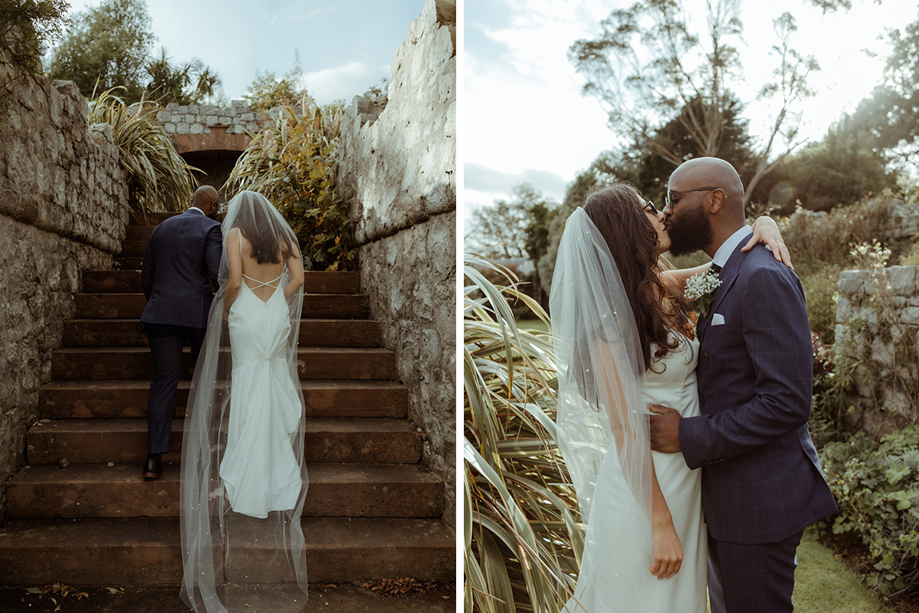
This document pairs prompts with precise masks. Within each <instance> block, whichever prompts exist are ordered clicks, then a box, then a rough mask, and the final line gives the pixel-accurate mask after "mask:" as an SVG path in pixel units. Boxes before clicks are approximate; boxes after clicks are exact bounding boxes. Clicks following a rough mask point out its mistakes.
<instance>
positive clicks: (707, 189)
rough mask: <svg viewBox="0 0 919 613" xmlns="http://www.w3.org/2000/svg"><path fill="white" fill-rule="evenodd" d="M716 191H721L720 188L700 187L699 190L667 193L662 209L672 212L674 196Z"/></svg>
mask: <svg viewBox="0 0 919 613" xmlns="http://www.w3.org/2000/svg"><path fill="white" fill-rule="evenodd" d="M716 189H721V188H720V187H700V188H699V189H687V190H685V191H682V192H670V191H668V192H667V198H666V199H665V200H664V208H665V209H666V208H670V210H671V211H672V210H673V195H674V194H688V193H691V192H713V191H715V190H716Z"/></svg>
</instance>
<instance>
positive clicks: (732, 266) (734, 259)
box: [697, 240, 747, 342]
mask: <svg viewBox="0 0 919 613" xmlns="http://www.w3.org/2000/svg"><path fill="white" fill-rule="evenodd" d="M746 242H747V241H745V240H743V241H740V243H739V244H738V245H737V247H736V248H735V249H734V252H733V253H732V254H731V257H729V258H728V261H727V262H725V264H724V268H722V269H721V272H720V273H719V274H718V278H719V279H721V285H719V286H718V289H716V290H715V294H714V296H715V301H714V302H713V303H712V308H711V309H709V311H708V315H706V316H705V319H703V320H702V322H701V323H700V324H699V326H698V330H697V332H698V333H699V341H700V342H701V341H702V340H704V337H705V331H706V330H708V326H709V324H710V323H711V320H712V315H714V314H715V312H716V311H717V310H718V306H719V305H720V304H721V302H722V301H723V300H724V297H725V296H727V294H728V292H729V291H730V290H731V286H732V285H734V281H736V280H737V277H738V276H739V274H738V273H739V272H740V268H741V266H743V263H744V262H745V261H746V260H747V254H746V253H744V252H743V251H741V250H740V249H741V248H742V247H743V246H744V245H745V244H746Z"/></svg>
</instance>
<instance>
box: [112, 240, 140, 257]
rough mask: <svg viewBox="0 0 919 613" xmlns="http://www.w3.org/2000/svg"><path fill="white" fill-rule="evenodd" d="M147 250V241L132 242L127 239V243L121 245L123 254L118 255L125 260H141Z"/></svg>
mask: <svg viewBox="0 0 919 613" xmlns="http://www.w3.org/2000/svg"><path fill="white" fill-rule="evenodd" d="M146 248H147V241H146V240H142V241H132V240H127V239H125V241H124V242H123V243H121V253H119V254H118V255H119V257H123V258H139V257H143V255H144V251H145V250H146Z"/></svg>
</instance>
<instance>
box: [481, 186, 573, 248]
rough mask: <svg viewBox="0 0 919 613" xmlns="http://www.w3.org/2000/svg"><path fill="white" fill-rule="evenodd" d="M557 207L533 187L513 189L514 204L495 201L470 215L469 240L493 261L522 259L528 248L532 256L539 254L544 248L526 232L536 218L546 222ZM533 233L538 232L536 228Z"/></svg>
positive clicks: (512, 201)
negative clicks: (503, 258)
mask: <svg viewBox="0 0 919 613" xmlns="http://www.w3.org/2000/svg"><path fill="white" fill-rule="evenodd" d="M557 206H558V205H557V204H556V203H555V202H552V201H551V200H547V199H545V198H544V197H543V195H542V193H540V191H539V190H537V189H535V188H534V187H533V186H532V185H530V184H528V183H522V184H520V185H517V186H515V187H514V199H513V200H501V199H499V200H495V202H494V204H493V205H492V206H488V207H482V208H478V209H475V210H474V211H473V212H472V219H473V224H474V230H473V231H472V232H471V238H472V239H473V240H474V242H475V244H476V249H478V250H479V251H481V252H482V253H485V254H488V255H493V256H495V257H505V258H520V257H524V256H526V255H527V252H528V251H527V246H528V245H529V247H530V248H532V249H533V250H534V252H539V251H540V250H541V249H543V245H542V243H540V242H539V240H538V239H537V238H535V237H534V238H532V239H531V238H530V231H529V228H530V226H531V225H532V224H533V223H534V220H537V217H538V216H541V217H542V218H543V219H545V218H546V216H547V215H549V211H550V210H554V209H555V208H556V207H557ZM540 211H541V212H540ZM537 223H538V222H537ZM533 231H534V232H536V231H537V228H536V226H534V227H533Z"/></svg>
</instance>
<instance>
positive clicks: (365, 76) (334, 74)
mask: <svg viewBox="0 0 919 613" xmlns="http://www.w3.org/2000/svg"><path fill="white" fill-rule="evenodd" d="M384 76H387V74H386V72H385V71H384V70H383V69H382V68H380V67H378V68H370V67H369V66H367V65H365V64H362V63H361V62H353V61H352V62H348V63H347V64H344V65H343V66H338V67H336V68H324V69H322V70H318V71H316V72H308V73H306V74H305V75H303V82H304V83H305V85H306V89H307V91H308V92H309V93H310V95H311V96H312V97H313V98H314V99H315V100H316V101H317V102H319V103H320V104H325V103H328V102H332V101H334V100H338V99H341V98H344V99H346V100H347V99H350V98H351V96H357V95H360V94H362V93H364V92H365V91H366V90H367V88H369V87H370V86H371V85H373V84H374V83H376V82H377V81H379V80H380V79H381V78H382V77H384Z"/></svg>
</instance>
